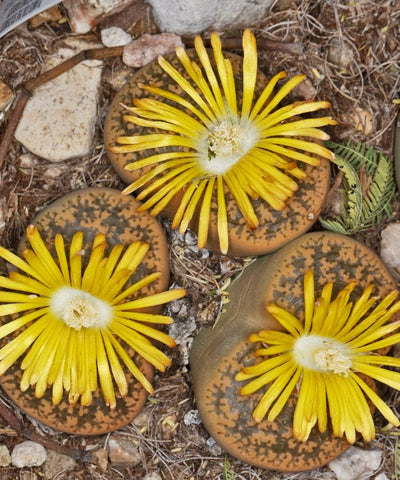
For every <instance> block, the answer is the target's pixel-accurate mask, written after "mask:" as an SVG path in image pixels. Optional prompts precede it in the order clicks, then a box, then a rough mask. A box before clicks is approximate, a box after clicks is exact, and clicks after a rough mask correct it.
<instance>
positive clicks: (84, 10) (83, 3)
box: [63, 0, 131, 33]
mask: <svg viewBox="0 0 400 480" xmlns="http://www.w3.org/2000/svg"><path fill="white" fill-rule="evenodd" d="M130 1H131V0H64V1H63V5H64V7H65V8H66V10H67V12H68V16H69V20H70V24H71V28H72V31H73V32H75V33H87V32H89V31H90V30H91V28H92V27H93V26H94V22H95V20H96V18H98V17H99V16H100V15H104V14H109V13H111V12H113V11H118V10H120V9H122V8H123V7H124V6H125V5H127V4H129V2H130Z"/></svg>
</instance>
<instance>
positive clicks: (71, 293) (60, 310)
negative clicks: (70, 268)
mask: <svg viewBox="0 0 400 480" xmlns="http://www.w3.org/2000/svg"><path fill="white" fill-rule="evenodd" d="M50 309H51V311H52V312H53V314H54V315H55V316H56V317H58V318H59V319H60V320H63V321H64V322H65V323H66V325H68V327H71V328H74V329H75V330H80V329H81V328H82V327H84V328H104V327H105V326H107V325H108V323H109V322H110V320H111V318H112V316H113V314H112V309H111V307H110V305H108V303H106V302H104V301H103V300H100V299H99V298H96V297H94V296H93V295H91V294H90V293H87V292H84V291H82V290H78V289H76V288H70V287H62V288H60V289H59V290H57V291H56V292H55V293H54V294H53V296H52V298H51V301H50Z"/></svg>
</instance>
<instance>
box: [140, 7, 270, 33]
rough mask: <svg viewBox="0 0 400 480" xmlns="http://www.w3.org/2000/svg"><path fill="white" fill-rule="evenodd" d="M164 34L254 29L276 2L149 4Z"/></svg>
mask: <svg viewBox="0 0 400 480" xmlns="http://www.w3.org/2000/svg"><path fill="white" fill-rule="evenodd" d="M147 1H148V3H149V4H150V5H151V6H152V7H153V13H154V17H155V20H156V22H157V24H158V26H159V27H160V29H161V30H162V31H164V32H175V33H178V34H193V33H200V32H202V31H203V30H208V29H210V30H216V31H222V30H225V29H229V30H230V29H236V28H240V27H250V26H252V25H255V24H256V23H257V22H259V21H260V19H261V18H264V17H265V15H266V13H267V10H268V8H269V7H270V6H271V4H272V3H273V0H202V1H201V2H199V0H147Z"/></svg>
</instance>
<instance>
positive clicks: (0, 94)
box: [0, 80, 14, 112]
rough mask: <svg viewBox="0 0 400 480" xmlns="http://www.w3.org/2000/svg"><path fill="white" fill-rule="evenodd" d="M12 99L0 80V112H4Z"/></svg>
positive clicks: (12, 96) (11, 95) (8, 90)
mask: <svg viewBox="0 0 400 480" xmlns="http://www.w3.org/2000/svg"><path fill="white" fill-rule="evenodd" d="M13 98H14V95H13V92H12V91H11V89H10V88H8V86H7V85H6V84H5V83H3V82H2V81H1V80H0V112H1V111H2V110H6V108H7V107H8V106H9V105H10V103H11V101H12V99H13Z"/></svg>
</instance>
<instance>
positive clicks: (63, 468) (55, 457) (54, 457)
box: [43, 450, 77, 480]
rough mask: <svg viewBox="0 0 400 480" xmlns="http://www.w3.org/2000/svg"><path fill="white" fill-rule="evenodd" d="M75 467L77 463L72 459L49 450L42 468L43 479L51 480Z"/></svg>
mask: <svg viewBox="0 0 400 480" xmlns="http://www.w3.org/2000/svg"><path fill="white" fill-rule="evenodd" d="M76 465H77V463H76V461H75V460H74V459H73V458H71V457H68V456H67V455H62V454H61V453H58V452H54V451H53V450H49V452H48V454H47V460H46V462H45V464H44V466H43V477H44V478H45V479H47V480H52V479H53V478H56V476H57V475H58V474H59V473H61V472H68V471H69V470H73V469H74V468H75V467H76Z"/></svg>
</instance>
